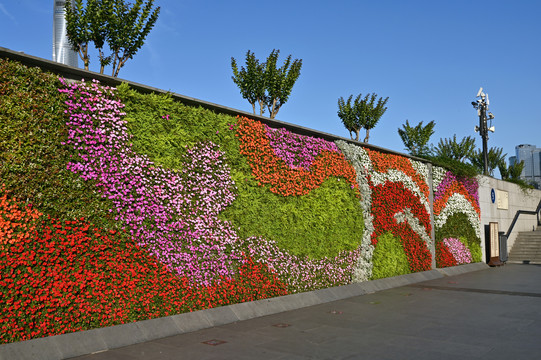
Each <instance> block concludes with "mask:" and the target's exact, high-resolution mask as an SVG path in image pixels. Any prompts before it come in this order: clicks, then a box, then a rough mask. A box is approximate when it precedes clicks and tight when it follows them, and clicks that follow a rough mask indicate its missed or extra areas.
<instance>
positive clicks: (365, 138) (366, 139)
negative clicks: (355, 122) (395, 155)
mask: <svg viewBox="0 0 541 360" xmlns="http://www.w3.org/2000/svg"><path fill="white" fill-rule="evenodd" d="M369 136H370V129H366V136H365V137H364V142H365V143H368V137H369Z"/></svg>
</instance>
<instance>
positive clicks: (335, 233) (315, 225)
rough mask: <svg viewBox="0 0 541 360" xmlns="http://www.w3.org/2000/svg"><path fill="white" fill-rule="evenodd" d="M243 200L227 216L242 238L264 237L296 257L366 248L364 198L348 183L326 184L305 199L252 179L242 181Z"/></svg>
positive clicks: (312, 256) (328, 181)
mask: <svg viewBox="0 0 541 360" xmlns="http://www.w3.org/2000/svg"><path fill="white" fill-rule="evenodd" d="M237 187H238V190H239V195H238V197H237V199H236V200H235V201H234V202H233V204H232V205H231V206H230V207H229V208H228V209H226V211H225V212H224V213H223V214H222V215H223V217H224V218H225V219H228V220H230V221H232V223H233V224H234V225H235V227H238V233H239V235H240V236H241V237H249V236H263V237H265V238H267V239H272V240H275V241H276V242H277V243H278V245H279V246H280V248H282V249H286V250H288V251H289V252H290V253H292V254H294V255H297V256H308V257H310V258H312V259H320V258H322V257H324V256H327V257H334V256H336V255H338V253H339V252H340V251H344V250H353V249H355V248H357V247H358V245H359V244H360V243H361V239H362V234H363V230H364V220H363V215H362V210H361V207H360V204H359V199H358V198H357V197H355V194H354V190H352V189H351V186H350V185H349V183H347V182H346V181H344V180H343V179H342V180H339V179H337V178H329V179H327V180H326V181H325V182H324V183H323V184H322V186H321V187H319V188H317V189H315V190H312V191H311V192H310V193H309V194H308V195H305V196H288V197H284V196H282V195H277V194H275V193H272V192H271V191H270V190H269V189H268V188H266V187H261V186H259V185H258V184H257V181H256V180H255V179H254V178H253V177H252V176H251V175H250V176H247V177H246V178H245V179H241V180H239V181H238V182H237Z"/></svg>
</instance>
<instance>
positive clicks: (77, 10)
mask: <svg viewBox="0 0 541 360" xmlns="http://www.w3.org/2000/svg"><path fill="white" fill-rule="evenodd" d="M72 2H73V6H72ZM153 4H154V0H136V2H135V4H130V3H126V2H125V0H87V1H86V6H85V5H84V4H83V0H71V1H70V0H68V1H66V4H65V8H64V9H65V12H66V34H67V36H68V41H69V42H70V44H71V46H72V48H73V50H75V51H77V52H78V53H79V57H80V58H81V60H83V63H84V68H85V70H88V69H89V64H90V57H89V55H88V46H89V44H90V43H91V42H93V43H94V46H95V47H96V49H97V50H98V52H99V60H100V73H102V74H103V72H104V69H105V66H107V65H110V64H111V63H112V66H113V71H112V75H113V76H115V77H116V76H118V73H119V71H120V69H121V68H122V67H123V66H124V65H125V64H126V62H127V61H128V60H129V59H132V58H133V56H134V55H135V54H136V53H137V51H139V49H140V48H141V47H142V46H143V44H144V40H145V38H146V37H147V35H148V33H149V32H150V30H152V28H153V27H154V24H155V23H156V20H157V19H158V14H159V12H160V7H157V8H154V9H153ZM106 43H107V45H108V46H109V48H110V50H111V52H112V53H111V55H109V56H105V53H104V46H105V44H106Z"/></svg>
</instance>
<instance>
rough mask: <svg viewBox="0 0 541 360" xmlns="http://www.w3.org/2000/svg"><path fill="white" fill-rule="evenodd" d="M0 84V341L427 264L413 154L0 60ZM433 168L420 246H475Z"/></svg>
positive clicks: (455, 197)
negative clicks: (433, 234) (390, 151)
mask: <svg viewBox="0 0 541 360" xmlns="http://www.w3.org/2000/svg"><path fill="white" fill-rule="evenodd" d="M59 89H60V91H59ZM0 95H1V97H2V102H1V103H0V121H1V125H2V126H1V128H0V160H1V167H0V174H1V183H2V184H3V185H2V187H1V188H0V189H1V190H0V240H1V241H0V274H1V277H0V291H1V294H0V295H1V297H0V307H2V308H3V309H5V311H4V312H3V314H2V318H1V319H0V320H1V321H0V324H1V328H0V342H12V341H18V340H26V339H31V338H36V337H41V336H48V335H55V334H60V333H64V332H69V331H78V330H85V329H90V328H94V327H100V326H109V325H114V324H120V323H125V322H129V321H135V320H142V319H146V318H152V317H157V316H164V315H167V314H172V313H178V312H183V311H192V310H197V309H203V308H209V307H215V306H221V305H225V304H232V303H238V302H243V301H252V300H257V299H264V298H268V297H272V296H280V295H284V294H290V293H295V292H302V291H308V290H314V289H320V288H326V287H331V286H337V285H343V284H349V283H352V282H359V281H366V280H369V279H375V278H381V277H386V276H394V275H401V274H405V273H409V272H415V271H423V270H428V269H430V267H431V262H432V254H431V253H430V247H431V246H432V243H431V241H432V240H431V238H430V232H431V229H432V226H433V224H431V222H430V211H431V210H430V205H429V197H430V196H429V185H428V179H429V171H428V166H427V165H426V164H424V163H421V162H418V161H413V160H411V159H408V158H405V157H402V156H398V155H393V154H385V153H383V152H379V151H374V150H370V149H366V148H363V147H361V146H358V145H356V144H351V143H346V142H344V141H337V142H335V143H333V142H329V141H326V140H323V139H319V138H315V137H309V136H302V135H298V134H295V133H292V132H290V131H287V130H285V129H274V128H271V127H269V126H267V125H264V124H262V123H261V122H258V121H254V120H251V119H248V118H244V117H238V118H236V117H232V116H228V115H223V114H216V113H214V112H212V111H210V110H206V109H204V108H201V107H192V106H186V105H184V104H182V103H180V102H178V101H176V100H174V99H173V98H172V97H171V96H169V95H163V94H141V93H138V92H137V91H134V90H133V89H130V87H129V86H128V85H126V84H122V85H121V86H119V88H118V89H112V88H108V87H105V86H102V85H100V84H99V83H97V82H91V83H66V82H63V81H59V80H58V79H57V78H56V77H55V76H53V75H50V74H46V73H43V72H42V71H40V70H39V69H32V68H27V67H25V66H22V65H20V64H18V63H16V62H11V61H5V60H1V62H0ZM435 180H436V185H435V187H436V188H437V192H436V194H435V195H436V198H437V199H436V200H437V201H435V204H434V217H435V219H436V221H435V224H434V225H435V228H436V234H437V237H436V241H437V244H436V249H437V254H442V255H441V256H442V257H445V259H447V260H448V263H449V264H451V263H453V262H455V263H460V262H459V261H457V256H458V257H460V256H463V255H464V254H465V253H466V252H467V253H469V254H470V255H471V256H472V257H473V259H477V258H480V247H476V246H477V245H478V244H479V241H478V239H479V236H478V235H479V234H478V233H477V232H476V230H475V229H476V226H477V225H476V223H475V221H478V219H479V215H478V200H477V203H476V202H475V197H476V184H473V183H468V182H467V181H464V180H463V179H456V177H454V178H453V175H452V174H449V173H446V172H445V171H443V170H441V171H439V172H437V173H436V175H435ZM457 184H458V185H457ZM476 204H477V207H476V206H475V205H476ZM465 219H466V220H467V221H465ZM459 223H461V225H462V226H463V225H464V223H467V224H468V225H469V227H468V226H463V227H462V228H459V227H458V226H457V224H459ZM465 249H466V250H467V251H466V250H465ZM457 254H458V255H457ZM466 255H467V254H466ZM466 258H467V257H460V259H466ZM45 274H47V275H50V276H45ZM128 275H129V276H128ZM77 319H79V320H77Z"/></svg>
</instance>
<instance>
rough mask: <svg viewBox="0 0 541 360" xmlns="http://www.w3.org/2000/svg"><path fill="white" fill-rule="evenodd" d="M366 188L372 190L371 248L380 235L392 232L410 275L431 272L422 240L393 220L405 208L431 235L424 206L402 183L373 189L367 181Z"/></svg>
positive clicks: (430, 261)
mask: <svg viewBox="0 0 541 360" xmlns="http://www.w3.org/2000/svg"><path fill="white" fill-rule="evenodd" d="M369 184H370V187H371V189H372V214H373V215H374V220H373V224H374V232H373V233H372V244H373V245H374V246H376V244H377V241H378V238H379V236H380V235H382V234H384V233H386V232H391V233H392V234H393V235H395V236H396V237H397V238H400V240H401V242H402V245H403V247H404V252H405V253H406V256H407V257H408V261H409V266H410V270H411V271H412V272H418V271H424V270H430V268H431V266H432V256H431V254H430V250H429V249H428V247H427V246H426V244H425V242H424V241H423V239H421V238H420V237H419V235H418V234H416V233H415V232H414V231H413V230H412V229H411V227H410V225H408V224H407V223H406V222H403V223H400V224H398V223H397V221H396V219H395V217H394V216H395V214H396V213H398V212H401V211H404V210H405V209H406V208H407V209H409V210H410V211H411V212H412V214H413V215H414V216H415V217H416V218H417V219H418V220H419V223H420V224H421V225H423V226H424V227H425V229H426V231H427V232H428V233H430V231H431V229H432V225H431V223H430V216H429V214H428V213H427V211H426V208H425V207H424V205H423V204H421V202H420V201H419V199H418V198H417V196H416V195H415V194H413V193H412V192H411V191H410V190H408V189H406V188H405V187H404V185H403V184H402V183H393V182H389V181H386V182H385V184H383V185H377V186H374V185H373V184H372V182H371V181H369Z"/></svg>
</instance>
